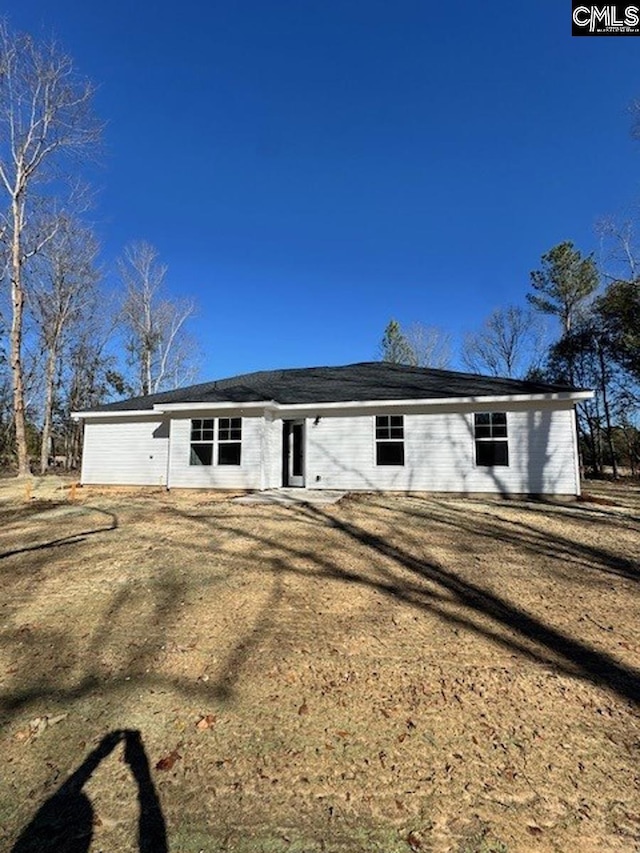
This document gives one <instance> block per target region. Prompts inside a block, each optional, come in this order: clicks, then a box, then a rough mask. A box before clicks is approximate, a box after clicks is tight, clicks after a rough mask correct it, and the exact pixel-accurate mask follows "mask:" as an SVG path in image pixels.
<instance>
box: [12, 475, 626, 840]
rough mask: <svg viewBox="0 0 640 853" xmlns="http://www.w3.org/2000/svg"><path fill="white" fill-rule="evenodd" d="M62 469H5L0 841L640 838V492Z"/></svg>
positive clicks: (606, 489)
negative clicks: (221, 482) (265, 497)
mask: <svg viewBox="0 0 640 853" xmlns="http://www.w3.org/2000/svg"><path fill="white" fill-rule="evenodd" d="M63 486H64V483H61V481H59V480H55V479H54V478H50V479H46V480H40V481H35V485H34V489H33V491H32V494H31V495H30V496H29V495H27V494H26V493H25V486H24V485H20V484H17V483H16V482H12V481H8V480H5V481H2V482H1V483H0V573H1V577H2V593H3V594H2V597H1V599H0V616H1V618H0V715H1V716H0V721H1V723H2V729H1V731H0V737H1V742H0V756H1V760H2V772H1V773H0V849H2V850H15V851H16V853H24V851H39V853H47V851H50V853H52V852H53V851H54V850H55V851H56V853H60V852H61V851H68V853H81V851H88V850H90V851H92V853H97V851H104V853H120V851H143V850H144V851H153V853H164V851H167V850H170V851H171V853H198V851H207V853H208V851H216V853H217V851H239V853H248V851H264V853H283V852H284V851H292V852H293V853H315V851H350V853H358V851H363V853H364V851H367V853H368V851H376V850H377V851H384V853H394V851H411V850H413V851H422V852H423V853H424V851H454V852H455V853H507V852H508V853H516V851H526V852H527V853H530V851H534V853H535V851H563V853H564V851H574V850H575V851H578V850H579V851H581V853H592V852H593V853H596V851H597V853H615V851H621V853H622V851H625V853H628V851H633V850H638V849H640V716H639V714H638V699H639V698H640V618H639V617H640V595H639V591H640V569H639V562H638V561H639V557H640V535H639V530H640V490H639V489H638V488H637V487H636V488H635V489H633V488H632V487H629V486H626V487H614V486H608V487H606V488H605V487H602V486H601V487H599V488H598V489H597V490H593V492H592V493H593V498H594V499H593V500H590V501H585V502H580V503H574V504H567V505H559V504H543V503H532V502H522V501H509V502H494V501H488V500H487V501H483V500H471V499H460V498H450V499H444V498H436V497H426V496H419V495H415V496H398V497H394V496H380V495H378V496H374V495H360V496H350V497H347V498H345V499H343V501H342V502H341V503H339V504H337V505H335V506H330V507H310V506H299V507H272V506H239V505H237V504H235V503H233V502H231V501H230V500H229V499H228V497H227V496H225V495H216V494H213V493H202V492H181V493H171V494H167V493H165V492H159V491H157V492H145V491H142V490H124V489H122V490H98V489H82V490H79V491H78V494H77V497H76V499H75V500H73V501H72V500H70V499H69V491H68V489H67V490H66V491H65V490H64V488H63ZM27 498H28V500H27ZM18 839H19V840H18ZM65 845H66V846H65Z"/></svg>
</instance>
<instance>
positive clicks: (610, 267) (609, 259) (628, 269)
mask: <svg viewBox="0 0 640 853" xmlns="http://www.w3.org/2000/svg"><path fill="white" fill-rule="evenodd" d="M637 218H638V211H637V210H636V211H635V212H634V213H632V215H631V216H629V217H628V218H627V219H623V220H618V219H615V218H614V217H610V216H609V217H605V218H603V219H601V220H600V221H599V222H598V223H597V224H596V232H597V233H598V234H599V236H600V241H601V247H602V257H601V259H600V264H599V266H600V269H601V272H602V275H603V276H604V278H605V279H607V280H609V281H633V282H635V281H638V280H639V279H640V239H639V238H638V233H637V232H638V227H637Z"/></svg>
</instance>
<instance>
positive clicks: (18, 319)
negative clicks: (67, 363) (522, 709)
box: [11, 198, 31, 477]
mask: <svg viewBox="0 0 640 853" xmlns="http://www.w3.org/2000/svg"><path fill="white" fill-rule="evenodd" d="M11 215H12V219H13V234H12V240H11V304H12V308H13V315H12V319H11V377H12V384H13V418H14V423H15V430H16V449H17V453H18V476H19V477H26V476H28V475H29V474H30V473H31V472H30V468H29V452H28V449H27V429H26V420H25V410H24V377H23V372H22V318H23V315H24V288H23V286H22V251H21V245H20V234H21V231H22V205H21V203H20V201H19V200H18V199H15V198H14V200H13V203H12V205H11Z"/></svg>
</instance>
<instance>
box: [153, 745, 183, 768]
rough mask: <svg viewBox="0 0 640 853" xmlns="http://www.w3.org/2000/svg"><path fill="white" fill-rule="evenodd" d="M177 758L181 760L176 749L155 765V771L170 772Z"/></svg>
mask: <svg viewBox="0 0 640 853" xmlns="http://www.w3.org/2000/svg"><path fill="white" fill-rule="evenodd" d="M179 758H182V756H181V755H180V753H179V752H178V750H177V749H174V750H173V752H170V753H169V754H168V755H165V756H164V758H161V759H160V761H158V763H157V764H156V770H171V768H172V767H173V765H174V764H175V763H176V761H178V759H179Z"/></svg>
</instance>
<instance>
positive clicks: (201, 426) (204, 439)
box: [189, 418, 214, 465]
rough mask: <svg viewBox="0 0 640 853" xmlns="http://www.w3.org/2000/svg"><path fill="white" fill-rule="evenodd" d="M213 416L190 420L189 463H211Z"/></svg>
mask: <svg viewBox="0 0 640 853" xmlns="http://www.w3.org/2000/svg"><path fill="white" fill-rule="evenodd" d="M213 422H214V418H197V419H196V420H193V421H191V454H190V457H189V464H190V465H213Z"/></svg>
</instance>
